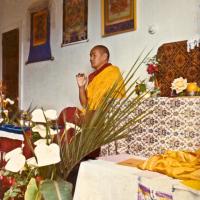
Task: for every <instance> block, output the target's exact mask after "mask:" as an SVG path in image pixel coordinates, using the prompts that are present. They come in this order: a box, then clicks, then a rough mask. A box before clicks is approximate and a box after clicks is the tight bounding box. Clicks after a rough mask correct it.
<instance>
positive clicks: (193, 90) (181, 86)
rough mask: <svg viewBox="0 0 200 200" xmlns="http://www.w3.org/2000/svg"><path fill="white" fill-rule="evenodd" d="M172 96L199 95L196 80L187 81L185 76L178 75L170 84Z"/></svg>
mask: <svg viewBox="0 0 200 200" xmlns="http://www.w3.org/2000/svg"><path fill="white" fill-rule="evenodd" d="M171 89H172V96H173V95H176V96H187V95H189V96H194V95H199V92H200V88H199V87H198V85H197V83H196V82H191V83H188V82H187V79H186V78H183V77H179V78H176V79H174V80H173V82H172V85H171Z"/></svg>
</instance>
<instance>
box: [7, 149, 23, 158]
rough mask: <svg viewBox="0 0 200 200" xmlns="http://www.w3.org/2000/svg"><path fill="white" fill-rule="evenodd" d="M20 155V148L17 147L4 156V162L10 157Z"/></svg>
mask: <svg viewBox="0 0 200 200" xmlns="http://www.w3.org/2000/svg"><path fill="white" fill-rule="evenodd" d="M20 154H22V148H21V147H18V148H16V149H14V150H12V151H9V152H8V153H7V154H6V155H5V161H8V160H10V159H11V158H12V157H17V156H18V155H20Z"/></svg>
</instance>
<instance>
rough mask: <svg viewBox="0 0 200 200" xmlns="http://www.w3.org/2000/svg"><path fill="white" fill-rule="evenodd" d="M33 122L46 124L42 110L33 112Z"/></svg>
mask: <svg viewBox="0 0 200 200" xmlns="http://www.w3.org/2000/svg"><path fill="white" fill-rule="evenodd" d="M32 121H33V122H43V123H45V122H46V120H45V117H44V113H43V111H42V109H35V110H34V111H33V112H32Z"/></svg>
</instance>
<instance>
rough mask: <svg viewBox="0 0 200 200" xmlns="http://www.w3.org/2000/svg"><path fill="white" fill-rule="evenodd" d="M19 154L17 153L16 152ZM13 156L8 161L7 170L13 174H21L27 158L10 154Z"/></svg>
mask: <svg viewBox="0 0 200 200" xmlns="http://www.w3.org/2000/svg"><path fill="white" fill-rule="evenodd" d="M16 152H17V151H16ZM10 155H12V156H11V157H10V159H9V160H8V162H7V164H6V166H5V169H6V170H8V171H11V172H19V171H20V170H22V169H23V168H24V164H25V162H26V158H25V156H24V155H22V154H10Z"/></svg>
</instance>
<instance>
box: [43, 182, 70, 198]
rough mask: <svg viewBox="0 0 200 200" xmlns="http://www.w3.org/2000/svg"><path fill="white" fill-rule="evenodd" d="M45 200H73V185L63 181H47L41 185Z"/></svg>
mask: <svg viewBox="0 0 200 200" xmlns="http://www.w3.org/2000/svg"><path fill="white" fill-rule="evenodd" d="M40 192H41V194H42V196H43V198H44V200H72V184H71V183H68V182H66V181H63V180H58V181H53V180H45V181H43V182H42V184H41V185H40Z"/></svg>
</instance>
